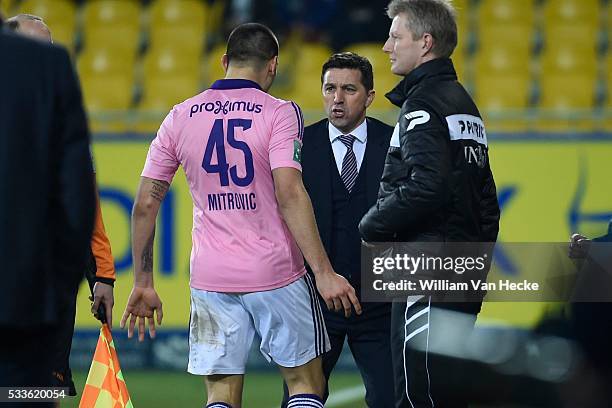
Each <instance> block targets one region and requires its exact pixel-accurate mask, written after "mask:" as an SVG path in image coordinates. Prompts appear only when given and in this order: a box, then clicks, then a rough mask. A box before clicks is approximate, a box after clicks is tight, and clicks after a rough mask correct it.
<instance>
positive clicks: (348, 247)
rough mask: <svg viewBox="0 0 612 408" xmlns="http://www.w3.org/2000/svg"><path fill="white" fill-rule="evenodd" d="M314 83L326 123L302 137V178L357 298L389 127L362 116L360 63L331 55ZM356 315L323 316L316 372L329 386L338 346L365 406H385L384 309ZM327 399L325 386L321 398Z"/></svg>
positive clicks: (367, 306) (370, 307)
mask: <svg viewBox="0 0 612 408" xmlns="http://www.w3.org/2000/svg"><path fill="white" fill-rule="evenodd" d="M321 84H322V91H323V101H324V105H325V111H326V113H327V118H326V119H323V120H321V121H319V122H317V123H315V124H313V125H311V126H308V127H306V129H305V130H304V140H303V146H302V177H303V179H304V186H305V187H306V190H307V191H308V194H309V195H310V197H311V199H312V205H313V207H314V212H315V217H316V220H317V226H318V229H319V234H320V235H321V241H322V242H323V245H324V246H325V250H326V251H327V254H328V255H329V258H330V260H331V262H332V265H333V267H334V269H335V270H336V271H337V272H338V273H339V274H341V275H343V276H344V277H345V278H346V279H348V281H349V282H350V283H351V285H353V287H354V288H355V289H356V292H357V294H359V293H360V291H359V288H360V287H361V273H360V272H361V271H360V269H361V256H360V254H361V252H360V251H361V247H360V242H361V240H360V237H359V231H358V229H357V225H358V224H359V220H360V219H361V217H362V216H363V215H364V214H365V213H366V211H367V210H368V208H369V207H371V206H372V205H374V203H375V202H376V197H377V193H378V187H379V184H380V177H381V174H382V171H383V166H384V162H385V157H386V155H387V150H388V147H389V141H390V139H391V133H392V132H393V128H392V127H391V126H388V125H386V124H384V123H382V122H380V121H378V120H376V119H374V118H371V117H366V109H367V108H368V107H369V106H370V104H371V103H372V101H373V100H374V79H373V73H372V65H371V64H370V62H369V61H368V60H367V59H366V58H364V57H362V56H359V55H357V54H354V53H350V52H345V53H340V54H334V55H332V56H331V57H330V58H329V60H328V61H327V62H326V63H325V64H324V65H323V68H322V72H321ZM360 300H361V299H360ZM362 308H363V309H362V310H363V313H362V314H361V315H352V316H350V317H345V316H344V315H343V314H341V313H337V312H334V311H331V310H328V309H325V308H324V309H323V316H324V318H325V326H326V327H327V332H328V335H329V341H330V343H331V350H330V351H329V352H327V353H326V354H324V355H323V371H324V373H325V378H326V380H329V377H330V374H331V372H332V370H333V369H334V367H335V365H336V363H337V361H338V358H339V357H340V353H341V352H342V348H343V346H344V341H345V339H346V340H347V342H348V345H349V347H350V349H351V352H352V353H353V357H354V358H355V362H356V363H357V367H358V368H359V371H360V372H361V376H362V378H363V382H364V384H365V387H366V402H367V404H368V406H369V407H372V408H376V407H390V406H392V404H393V375H392V371H391V370H390V369H389V367H391V348H390V331H389V330H390V319H391V304H390V303H362ZM285 394H286V393H285ZM328 394H329V390H328V389H327V387H326V390H325V397H327V395H328ZM285 400H286V396H285Z"/></svg>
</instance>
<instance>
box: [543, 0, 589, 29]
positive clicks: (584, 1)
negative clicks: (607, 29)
mask: <svg viewBox="0 0 612 408" xmlns="http://www.w3.org/2000/svg"><path fill="white" fill-rule="evenodd" d="M599 15H600V14H599V0H547V1H546V2H545V3H544V19H545V21H547V22H558V23H559V24H570V25H572V24H586V25H589V24H592V25H594V26H596V25H597V24H599Z"/></svg>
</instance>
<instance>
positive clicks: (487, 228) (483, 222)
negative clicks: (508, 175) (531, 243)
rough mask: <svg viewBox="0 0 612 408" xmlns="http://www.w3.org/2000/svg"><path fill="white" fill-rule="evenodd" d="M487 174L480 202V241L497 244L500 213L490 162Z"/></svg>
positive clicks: (486, 169)
mask: <svg viewBox="0 0 612 408" xmlns="http://www.w3.org/2000/svg"><path fill="white" fill-rule="evenodd" d="M485 172H486V174H485V178H484V180H483V187H482V196H481V200H480V226H481V227H480V231H481V237H480V239H481V240H482V241H483V242H495V241H497V233H498V232H499V217H500V211H499V203H498V202H497V189H496V188H495V181H494V180H493V173H492V172H491V167H490V166H489V162H488V161H487V166H486V168H485Z"/></svg>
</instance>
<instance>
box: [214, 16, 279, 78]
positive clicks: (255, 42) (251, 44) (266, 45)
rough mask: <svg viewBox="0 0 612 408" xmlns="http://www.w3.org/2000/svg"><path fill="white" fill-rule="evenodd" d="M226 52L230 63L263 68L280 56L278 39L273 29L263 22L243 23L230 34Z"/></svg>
mask: <svg viewBox="0 0 612 408" xmlns="http://www.w3.org/2000/svg"><path fill="white" fill-rule="evenodd" d="M226 54H227V59H228V64H235V65H238V66H245V65H250V66H253V67H254V68H256V69H261V68H263V67H264V65H265V64H266V63H267V62H268V61H270V60H271V59H272V58H274V57H276V56H278V40H277V39H276V36H275V35H274V33H273V32H272V30H270V29H269V28H268V27H266V26H265V25H263V24H259V23H245V24H241V25H239V26H238V27H236V28H234V30H233V31H232V32H231V34H230V35H229V38H228V40H227V51H226Z"/></svg>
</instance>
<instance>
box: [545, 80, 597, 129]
mask: <svg viewBox="0 0 612 408" xmlns="http://www.w3.org/2000/svg"><path fill="white" fill-rule="evenodd" d="M595 82H596V80H595V78H594V77H593V76H591V75H581V74H574V75H567V74H553V73H547V74H545V75H544V76H543V77H542V78H541V79H540V88H541V94H540V104H539V108H540V110H539V114H540V118H539V120H538V123H537V126H538V129H539V130H544V131H575V130H591V129H593V127H594V125H595V123H594V120H593V117H592V113H593V108H594V107H595Z"/></svg>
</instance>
